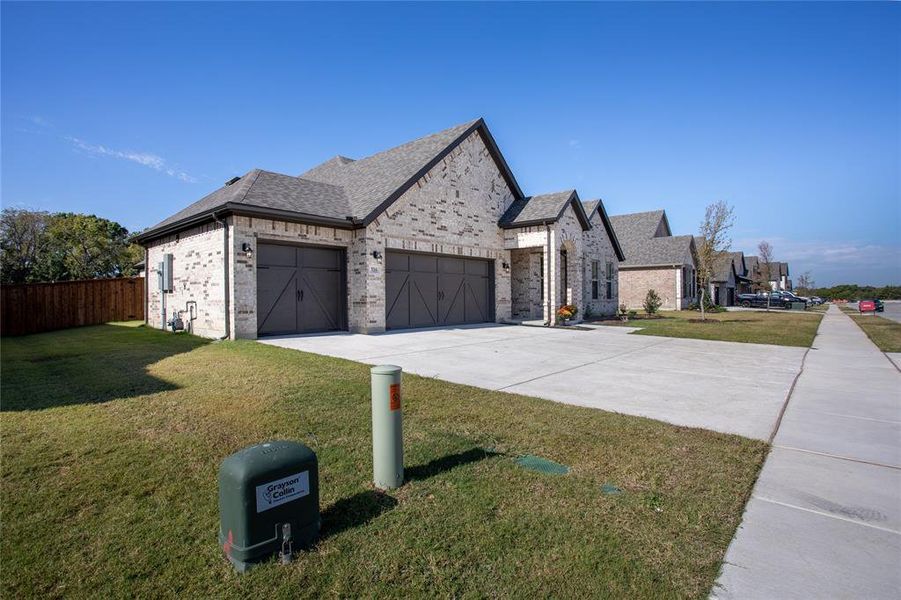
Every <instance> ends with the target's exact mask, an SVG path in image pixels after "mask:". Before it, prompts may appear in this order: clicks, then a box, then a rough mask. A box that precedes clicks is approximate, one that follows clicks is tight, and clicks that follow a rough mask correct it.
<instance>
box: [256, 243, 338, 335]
mask: <svg viewBox="0 0 901 600" xmlns="http://www.w3.org/2000/svg"><path fill="white" fill-rule="evenodd" d="M344 281H345V277H344V250H342V249H339V248H316V247H310V246H287V245H282V244H258V245H257V335H274V334H285V333H310V332H314V331H332V330H337V329H346V328H347V325H346V312H347V311H346V310H345V294H344V289H345V288H344Z"/></svg>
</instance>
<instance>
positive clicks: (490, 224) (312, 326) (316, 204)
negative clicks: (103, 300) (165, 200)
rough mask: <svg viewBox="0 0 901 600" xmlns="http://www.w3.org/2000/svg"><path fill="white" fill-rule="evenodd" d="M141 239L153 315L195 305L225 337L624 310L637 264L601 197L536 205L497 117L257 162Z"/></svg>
mask: <svg viewBox="0 0 901 600" xmlns="http://www.w3.org/2000/svg"><path fill="white" fill-rule="evenodd" d="M137 241H138V242H139V243H141V244H142V245H143V246H144V247H145V263H146V265H147V275H148V285H147V286H146V288H147V298H146V303H147V310H146V315H147V322H148V323H149V324H150V325H152V326H154V327H161V326H162V324H163V323H164V322H165V321H166V320H167V319H168V318H169V317H171V316H172V314H173V313H175V312H176V311H184V317H185V318H187V317H188V316H189V315H191V316H193V320H192V321H191V330H192V331H193V332H194V333H196V334H198V335H202V336H205V337H217V338H218V337H227V338H256V337H257V336H260V335H270V334H292V333H308V332H315V331H340V330H348V331H352V332H359V333H378V332H383V331H385V330H386V329H404V328H413V327H429V326H451V325H459V324H465V323H483V322H512V321H515V320H517V319H528V318H541V319H543V320H545V321H548V320H550V319H552V318H553V316H554V315H555V314H556V310H557V308H558V307H559V306H561V305H562V304H564V303H572V304H576V305H577V306H578V307H579V309H580V310H583V311H584V309H585V308H586V307H590V308H591V310H592V311H593V312H595V313H612V312H613V311H615V307H616V306H617V298H616V286H615V285H614V284H613V283H611V282H614V281H615V276H616V271H617V265H618V263H619V262H620V261H621V260H622V259H623V253H622V250H621V249H620V247H619V243H618V241H617V239H616V236H615V234H614V232H613V228H612V226H611V224H610V220H609V219H608V218H607V214H606V212H605V211H604V207H603V204H602V203H601V202H600V201H599V200H598V201H593V202H587V203H584V204H583V203H582V202H581V200H580V199H579V197H578V194H577V193H576V192H575V191H574V190H571V191H567V192H560V193H556V194H546V195H540V196H530V197H528V196H525V195H524V194H523V193H522V191H521V190H520V188H519V185H518V184H517V182H516V179H515V178H514V177H513V174H512V173H511V171H510V169H509V167H508V166H507V163H506V161H505V160H504V157H503V156H502V155H501V153H500V150H499V149H498V147H497V145H496V143H495V141H494V139H493V137H492V135H491V133H490V132H489V130H488V127H487V126H486V125H485V122H484V120H482V119H478V120H476V121H472V122H469V123H465V124H462V125H458V126H456V127H452V128H450V129H447V130H444V131H441V132H439V133H436V134H433V135H429V136H426V137H423V138H420V139H417V140H414V141H412V142H408V143H406V144H403V145H401V146H398V147H396V148H392V149H390V150H386V151H384V152H380V153H378V154H374V155H372V156H370V157H368V158H364V159H360V160H353V159H350V158H345V157H342V156H337V157H335V158H332V159H331V160H328V161H326V162H324V163H322V164H320V165H318V166H316V167H314V168H313V169H310V170H309V171H307V172H305V173H303V174H301V175H300V176H293V175H284V174H279V173H273V172H270V171H264V170H260V169H254V170H252V171H250V172H248V173H247V174H245V175H244V176H242V177H239V178H238V177H236V178H234V179H232V180H231V181H229V182H228V183H227V184H226V185H225V186H223V187H221V188H219V189H218V190H216V191H214V192H212V193H211V194H209V195H207V196H205V197H204V198H202V199H200V200H199V201H197V202H195V203H194V204H191V205H190V206H188V207H187V208H185V209H184V210H182V211H180V212H178V213H176V214H175V215H173V216H171V217H169V218H168V219H165V220H164V221H162V222H161V223H159V224H157V225H155V226H153V227H151V228H150V229H148V230H146V231H144V232H142V233H141V234H140V235H139V236H137ZM167 261H171V285H169V284H167V285H166V286H165V287H167V288H169V289H167V290H166V291H161V290H160V288H161V287H163V286H161V285H160V284H159V283H158V282H161V281H168V279H164V278H163V276H162V273H163V271H167V270H168V269H169V267H168V266H167Z"/></svg>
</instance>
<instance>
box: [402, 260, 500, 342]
mask: <svg viewBox="0 0 901 600" xmlns="http://www.w3.org/2000/svg"><path fill="white" fill-rule="evenodd" d="M385 262H386V269H385V270H386V276H385V326H386V327H387V328H388V329H406V328H410V327H436V326H442V325H461V324H464V323H485V322H490V321H494V269H493V266H492V263H491V261H488V260H482V259H476V258H458V257H451V256H438V255H434V254H414V253H409V252H397V251H388V252H387V253H386V258H385Z"/></svg>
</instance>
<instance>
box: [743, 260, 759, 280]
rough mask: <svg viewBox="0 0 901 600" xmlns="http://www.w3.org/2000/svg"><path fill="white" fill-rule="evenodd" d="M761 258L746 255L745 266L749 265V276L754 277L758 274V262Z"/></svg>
mask: <svg viewBox="0 0 901 600" xmlns="http://www.w3.org/2000/svg"><path fill="white" fill-rule="evenodd" d="M759 261H760V259H758V258H757V257H756V256H746V257H745V266H746V267H748V277H750V278H751V279H753V278H754V277H755V276H756V275H757V269H758V263H759Z"/></svg>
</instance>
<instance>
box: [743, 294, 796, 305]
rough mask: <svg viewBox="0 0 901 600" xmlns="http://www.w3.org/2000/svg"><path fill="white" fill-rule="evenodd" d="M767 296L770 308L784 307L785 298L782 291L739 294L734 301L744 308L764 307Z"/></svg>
mask: <svg viewBox="0 0 901 600" xmlns="http://www.w3.org/2000/svg"><path fill="white" fill-rule="evenodd" d="M767 297H769V301H770V302H769V306H770V308H785V307H786V300H785V299H784V298H783V297H782V292H757V293H756V294H739V295H738V298H736V302H737V303H738V305H739V306H744V307H745V308H766V307H767Z"/></svg>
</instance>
